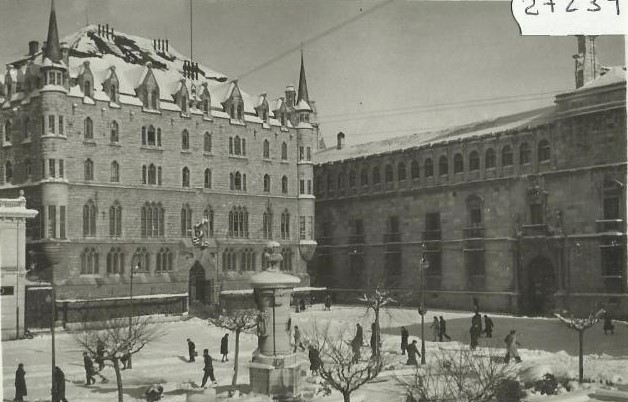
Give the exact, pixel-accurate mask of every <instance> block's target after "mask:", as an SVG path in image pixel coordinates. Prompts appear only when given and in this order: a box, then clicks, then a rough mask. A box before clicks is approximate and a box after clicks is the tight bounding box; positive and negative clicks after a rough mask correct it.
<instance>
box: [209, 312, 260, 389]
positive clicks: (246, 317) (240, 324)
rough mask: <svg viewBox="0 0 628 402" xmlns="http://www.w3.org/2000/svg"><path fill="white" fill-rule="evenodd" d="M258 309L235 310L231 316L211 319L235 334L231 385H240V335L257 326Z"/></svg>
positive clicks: (210, 320)
mask: <svg viewBox="0 0 628 402" xmlns="http://www.w3.org/2000/svg"><path fill="white" fill-rule="evenodd" d="M258 315H259V311H258V310H256V309H244V310H234V311H232V312H231V313H229V314H225V315H221V316H219V317H218V318H210V319H209V322H210V323H211V324H213V325H215V326H217V327H219V328H224V329H226V330H228V331H232V332H235V334H236V336H235V362H234V364H233V379H232V380H231V385H234V386H235V385H236V384H237V383H238V357H239V356H240V333H242V331H246V330H249V329H252V328H255V327H256V326H257V316H258Z"/></svg>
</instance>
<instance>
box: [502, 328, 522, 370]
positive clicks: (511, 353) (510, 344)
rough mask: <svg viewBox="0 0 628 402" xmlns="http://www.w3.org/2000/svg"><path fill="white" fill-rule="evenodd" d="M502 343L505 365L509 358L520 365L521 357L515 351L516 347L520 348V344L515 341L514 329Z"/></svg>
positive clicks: (515, 333) (515, 332)
mask: <svg viewBox="0 0 628 402" xmlns="http://www.w3.org/2000/svg"><path fill="white" fill-rule="evenodd" d="M504 342H506V358H505V359H504V360H505V361H506V363H509V362H510V358H511V357H513V358H514V359H515V362H517V363H521V357H520V356H519V351H518V350H517V346H521V344H520V343H519V342H518V341H517V331H515V330H514V329H512V330H510V333H509V334H508V335H506V338H505V339H504Z"/></svg>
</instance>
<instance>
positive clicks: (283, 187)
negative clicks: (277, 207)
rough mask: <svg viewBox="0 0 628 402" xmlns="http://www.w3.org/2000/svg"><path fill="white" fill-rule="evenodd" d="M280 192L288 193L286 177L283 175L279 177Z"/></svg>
mask: <svg viewBox="0 0 628 402" xmlns="http://www.w3.org/2000/svg"><path fill="white" fill-rule="evenodd" d="M281 193H282V194H288V177H287V176H283V177H282V178H281Z"/></svg>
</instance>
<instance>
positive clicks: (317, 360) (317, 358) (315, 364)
mask: <svg viewBox="0 0 628 402" xmlns="http://www.w3.org/2000/svg"><path fill="white" fill-rule="evenodd" d="M308 357H309V359H310V370H312V374H318V370H319V369H320V368H321V366H322V365H323V362H322V360H321V354H320V352H319V351H318V349H316V348H315V347H314V346H311V345H310V351H309V352H308Z"/></svg>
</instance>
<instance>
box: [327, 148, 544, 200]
mask: <svg viewBox="0 0 628 402" xmlns="http://www.w3.org/2000/svg"><path fill="white" fill-rule="evenodd" d="M484 155H485V158H484V168H485V169H493V168H495V167H496V155H495V150H494V149H493V148H489V149H487V150H486V152H485V154H484ZM550 158H551V150H550V146H549V142H548V141H547V140H541V141H540V142H539V143H538V146H537V161H538V162H539V163H542V162H548V161H549V160H550ZM531 162H532V150H531V148H530V146H529V144H528V143H526V142H524V143H522V144H521V145H520V146H519V164H520V165H526V164H529V163H531ZM513 164H514V153H513V150H512V147H511V146H510V145H506V146H504V147H503V148H502V150H501V165H502V167H508V166H512V165H513ZM464 170H465V164H464V158H463V156H462V154H461V153H456V154H455V155H454V158H453V173H463V172H464ZM468 170H469V171H470V172H473V171H479V170H480V154H479V152H478V151H471V152H470V153H469V163H468ZM407 173H408V172H407V168H406V164H405V163H404V162H399V163H398V164H397V177H396V179H397V180H398V181H403V180H406V179H407ZM434 174H435V172H434V162H433V161H432V158H425V160H424V161H423V177H426V178H427V177H432V176H434ZM447 174H449V158H448V157H447V156H446V155H442V156H441V157H440V158H439V160H438V175H441V176H442V175H447ZM369 178H370V180H371V182H372V184H380V183H381V182H382V175H381V171H380V167H379V166H375V167H373V168H372V170H371V175H370V177H369V171H368V169H367V168H363V169H361V170H360V185H361V186H368V185H369ZM410 178H411V179H413V180H414V179H418V178H419V162H418V161H416V160H413V161H411V162H410ZM394 180H395V175H394V168H393V165H392V164H387V165H386V166H385V167H384V175H383V181H384V182H385V183H391V182H393V181H394ZM348 185H349V188H353V187H356V186H357V185H358V183H357V176H356V172H355V171H354V170H351V171H349V183H348ZM344 187H345V173H344V172H340V173H338V175H337V176H336V180H334V177H333V176H332V175H331V174H328V175H327V191H333V190H334V188H338V189H343V188H344Z"/></svg>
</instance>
